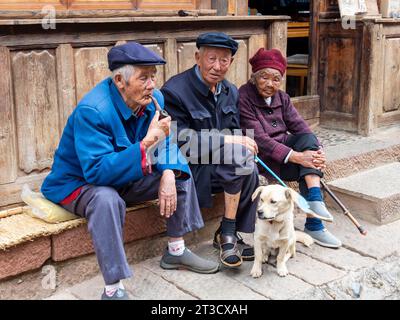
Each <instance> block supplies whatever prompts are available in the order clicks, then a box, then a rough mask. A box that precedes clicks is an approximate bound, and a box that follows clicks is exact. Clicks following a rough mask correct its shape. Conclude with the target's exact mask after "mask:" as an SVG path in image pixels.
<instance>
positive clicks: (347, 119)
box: [312, 0, 400, 135]
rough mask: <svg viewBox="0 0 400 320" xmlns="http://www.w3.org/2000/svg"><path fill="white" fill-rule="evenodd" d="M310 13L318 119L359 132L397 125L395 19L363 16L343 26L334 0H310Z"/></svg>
mask: <svg viewBox="0 0 400 320" xmlns="http://www.w3.org/2000/svg"><path fill="white" fill-rule="evenodd" d="M313 18H314V23H313V28H314V34H315V37H314V38H313V46H314V49H316V50H314V51H313V65H312V70H314V72H315V70H317V72H316V74H317V76H316V77H314V78H313V80H312V87H313V88H314V90H315V88H316V91H317V94H319V96H320V100H321V114H320V123H321V124H322V125H323V126H326V127H330V128H333V129H342V130H348V131H354V132H357V133H359V134H363V135H370V134H372V133H373V132H374V131H376V130H377V129H378V128H381V127H385V126H390V125H400V21H398V20H394V19H382V18H378V17H363V18H359V19H358V20H357V22H356V23H355V28H353V29H351V28H350V29H345V28H343V26H342V22H341V20H340V15H339V11H338V7H337V1H336V0H324V1H320V2H316V1H314V15H313ZM313 92H315V91H313Z"/></svg>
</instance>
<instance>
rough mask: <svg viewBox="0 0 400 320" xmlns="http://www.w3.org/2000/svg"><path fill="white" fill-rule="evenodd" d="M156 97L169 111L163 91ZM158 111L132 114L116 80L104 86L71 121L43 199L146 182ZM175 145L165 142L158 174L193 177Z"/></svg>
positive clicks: (89, 95)
mask: <svg viewBox="0 0 400 320" xmlns="http://www.w3.org/2000/svg"><path fill="white" fill-rule="evenodd" d="M153 95H154V97H155V98H156V99H157V101H158V103H159V104H160V106H161V107H162V108H163V107H164V98H163V96H162V94H161V92H160V91H159V90H154V94H153ZM155 111H156V109H155V106H154V104H153V103H151V104H149V105H148V106H147V107H146V109H145V111H144V114H143V115H142V116H141V117H136V116H134V115H132V110H131V109H130V108H128V106H127V105H126V104H125V102H124V101H123V99H122V97H121V95H120V94H119V91H118V89H117V88H116V86H115V85H114V83H113V82H112V80H111V78H107V79H105V80H103V81H102V82H100V83H99V84H98V85H97V86H96V87H94V88H93V89H92V90H91V91H90V92H89V93H87V94H86V95H85V96H84V97H83V99H82V100H81V101H80V102H79V104H78V106H77V107H76V108H75V110H74V112H73V113H72V114H71V115H70V117H69V118H68V121H67V124H66V127H65V128H64V132H63V135H62V137H61V140H60V144H59V146H58V149H57V150H56V152H55V155H54V163H53V167H52V169H51V172H50V174H49V175H48V176H47V177H46V179H45V180H44V182H43V184H42V188H41V191H42V193H43V195H44V196H45V197H46V198H47V199H49V200H51V201H53V202H55V203H59V202H61V201H62V200H63V199H65V198H66V197H67V196H68V195H69V194H71V193H72V192H73V191H74V190H76V189H77V188H79V187H81V186H83V185H85V184H93V185H99V186H112V187H115V188H119V187H122V186H124V185H126V184H128V183H129V182H131V181H136V180H139V179H141V178H143V171H142V152H141V148H140V141H141V140H142V139H143V138H144V137H145V135H146V133H147V130H148V127H149V124H150V121H151V119H152V118H153V116H154V114H155ZM169 140H170V137H168V138H167V139H166V140H164V143H160V146H159V148H158V153H156V156H158V162H157V163H156V164H155V165H153V170H155V171H159V172H162V171H164V170H166V169H172V170H177V171H181V172H183V173H186V174H184V176H185V177H188V176H189V175H190V169H189V167H188V165H187V162H186V159H185V158H184V157H183V156H182V155H181V153H180V151H179V149H178V147H177V145H175V144H172V143H169Z"/></svg>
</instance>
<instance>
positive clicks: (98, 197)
mask: <svg viewBox="0 0 400 320" xmlns="http://www.w3.org/2000/svg"><path fill="white" fill-rule="evenodd" d="M92 192H93V196H92V199H91V204H92V205H95V206H96V207H99V208H110V207H111V208H115V209H118V211H125V210H126V203H125V201H124V200H123V199H122V198H121V197H120V195H119V194H118V192H117V190H115V189H114V188H112V187H107V186H95V187H93V190H92Z"/></svg>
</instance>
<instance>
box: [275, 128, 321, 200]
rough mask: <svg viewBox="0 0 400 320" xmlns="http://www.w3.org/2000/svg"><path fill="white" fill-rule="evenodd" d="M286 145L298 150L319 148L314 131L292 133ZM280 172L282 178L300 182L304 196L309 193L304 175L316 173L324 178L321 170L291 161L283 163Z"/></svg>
mask: <svg viewBox="0 0 400 320" xmlns="http://www.w3.org/2000/svg"><path fill="white" fill-rule="evenodd" d="M285 145H286V146H288V147H290V148H292V149H293V150H294V151H298V152H303V151H306V150H314V151H316V150H318V149H319V142H318V139H317V137H316V136H315V135H314V134H313V133H304V134H298V135H290V136H289V137H288V139H287V141H286V143H285ZM280 172H281V176H280V178H281V179H282V180H286V181H298V182H299V188H300V193H301V194H302V195H303V196H304V197H305V196H307V194H308V188H307V185H306V182H305V180H304V177H305V176H306V175H308V174H316V175H317V176H319V177H321V178H322V177H323V175H324V174H323V173H322V171H320V170H316V169H312V168H305V167H303V166H301V165H298V164H296V163H290V162H288V163H286V164H283V165H281V168H280Z"/></svg>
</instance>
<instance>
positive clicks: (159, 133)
mask: <svg viewBox="0 0 400 320" xmlns="http://www.w3.org/2000/svg"><path fill="white" fill-rule="evenodd" d="M159 118H160V112H159V111H156V113H155V115H154V117H153V119H152V120H151V122H150V125H149V129H148V130H147V134H146V136H145V137H144V138H143V140H142V143H143V144H144V146H145V148H146V149H148V148H150V147H152V146H153V145H155V144H156V143H158V142H159V141H162V140H164V139H165V138H166V137H168V136H169V132H170V129H171V117H166V118H164V119H162V120H159Z"/></svg>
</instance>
